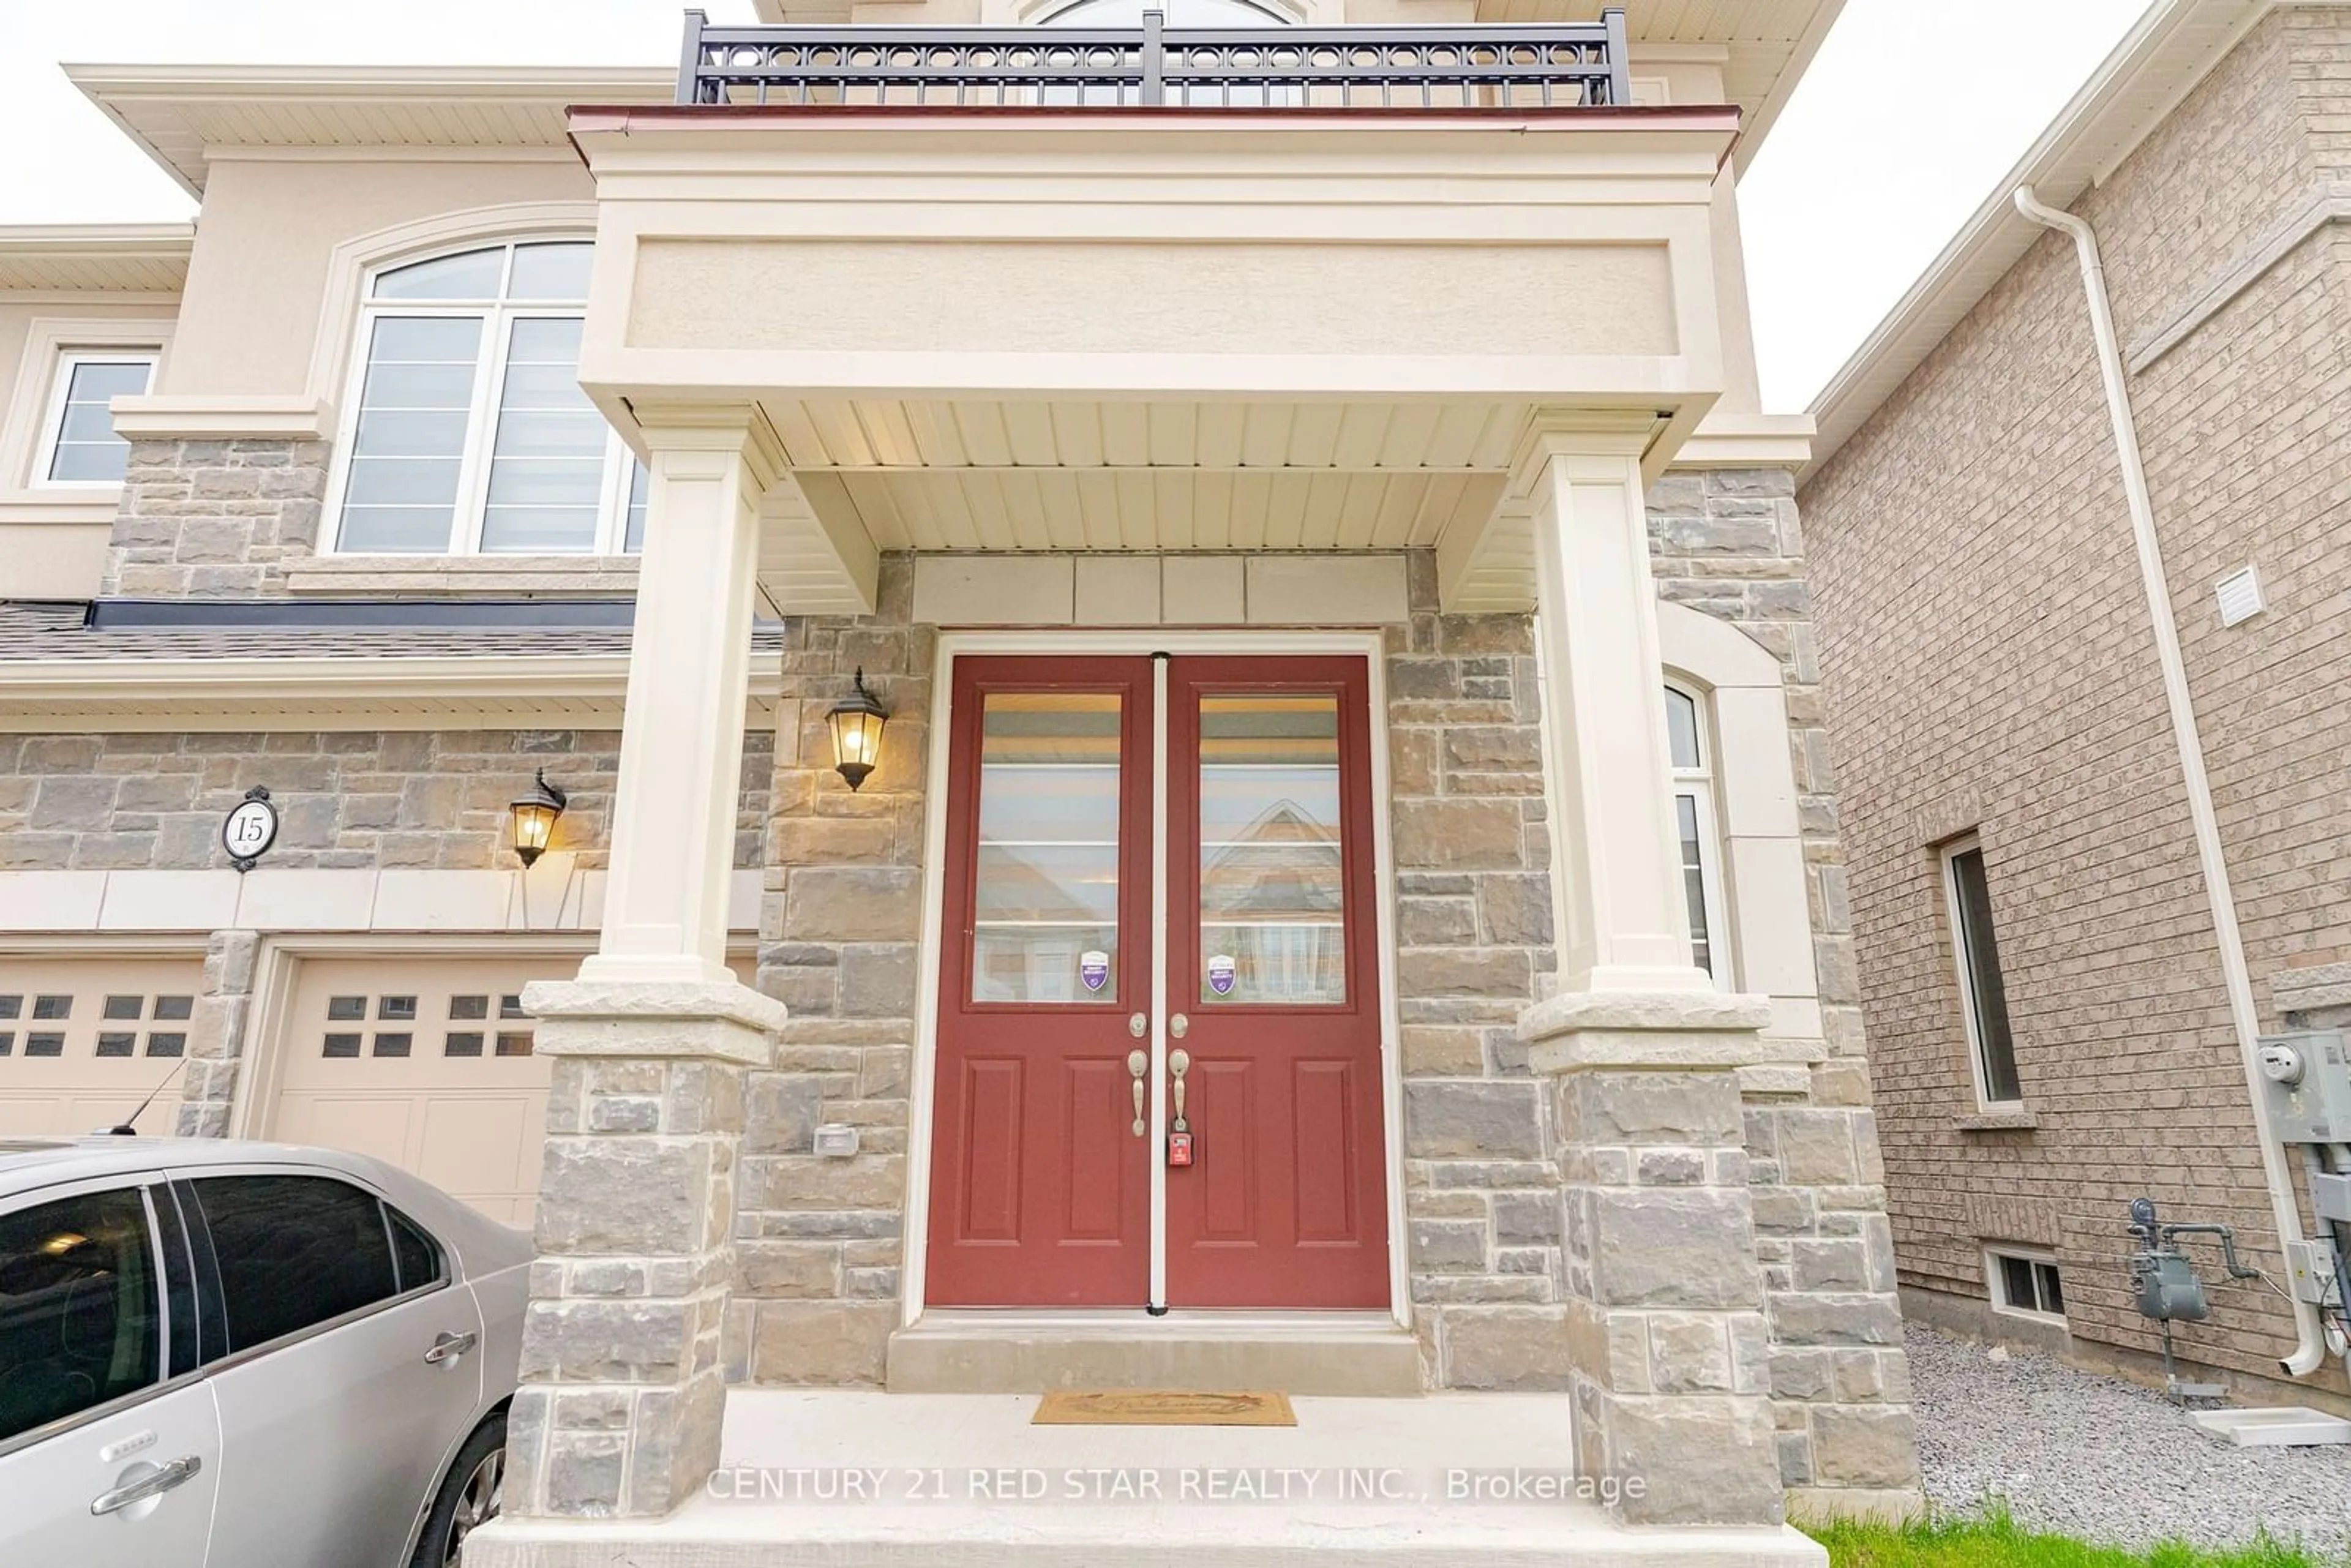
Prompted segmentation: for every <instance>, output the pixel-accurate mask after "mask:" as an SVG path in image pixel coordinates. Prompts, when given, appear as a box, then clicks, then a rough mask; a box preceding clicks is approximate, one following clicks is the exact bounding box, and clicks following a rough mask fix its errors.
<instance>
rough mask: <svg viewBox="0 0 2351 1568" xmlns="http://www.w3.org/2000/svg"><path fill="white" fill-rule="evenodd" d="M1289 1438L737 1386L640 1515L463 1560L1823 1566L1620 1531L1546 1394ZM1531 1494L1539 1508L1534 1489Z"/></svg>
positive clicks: (1415, 1405)
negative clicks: (1584, 1490) (691, 1489)
mask: <svg viewBox="0 0 2351 1568" xmlns="http://www.w3.org/2000/svg"><path fill="white" fill-rule="evenodd" d="M1293 1404H1294V1405H1295V1406H1296V1407H1297V1411H1298V1425H1297V1426H1296V1427H1032V1426H1030V1425H1029V1417H1030V1416H1031V1414H1032V1413H1033V1412H1034V1409H1035V1406H1036V1399H1035V1397H1034V1396H1026V1395H904V1394H866V1393H846V1392H832V1391H822V1392H806V1393H802V1392H794V1391H787V1390H781V1389H737V1390H736V1391H734V1392H733V1393H732V1394H731V1395H730V1396H728V1400H727V1408H726V1438H725V1456H726V1465H725V1466H724V1468H722V1469H720V1470H719V1471H718V1472H717V1474H716V1476H714V1477H713V1478H712V1484H711V1485H710V1486H709V1487H707V1488H705V1490H704V1492H703V1493H702V1495H700V1496H697V1497H696V1498H695V1500H693V1501H691V1502H689V1503H687V1504H686V1505H685V1506H684V1508H682V1509H680V1510H679V1511H677V1512H676V1513H674V1514H672V1515H671V1516H669V1517H668V1518H666V1519H663V1520H658V1521H627V1522H609V1523H606V1522H569V1521H563V1522H557V1521H542V1520H514V1519H502V1520H499V1521H496V1523H494V1524H493V1525H491V1526H489V1527H487V1528H486V1529H484V1530H482V1531H477V1532H476V1533H475V1535H474V1536H473V1538H472V1539H471V1540H470V1541H468V1542H466V1545H465V1568H622V1565H623V1564H626V1565H627V1568H752V1565H753V1564H761V1565H772V1564H777V1563H790V1564H793V1565H794V1568H981V1565H983V1564H986V1565H994V1564H1000V1563H1018V1564H1019V1565H1020V1568H1107V1565H1111V1564H1115V1565H1116V1568H1202V1565H1203V1564H1210V1565H1213V1568H1291V1565H1296V1564H1308V1563H1311V1564H1315V1565H1317V1568H1406V1565H1409V1568H1562V1565H1564V1564H1576V1565H1578V1568H1665V1565H1667V1564H1672V1565H1674V1568H1822V1565H1823V1564H1824V1563H1826V1561H1827V1556H1826V1553H1825V1552H1823V1551H1822V1549H1821V1548H1820V1547H1819V1546H1818V1545H1816V1544H1814V1543H1813V1542H1812V1541H1810V1540H1809V1539H1807V1538H1806V1537H1804V1536H1802V1535H1801V1534H1799V1533H1797V1532H1796V1531H1792V1530H1786V1529H1755V1530H1725V1531H1694V1530H1677V1531H1633V1530H1626V1529H1624V1528H1622V1527H1620V1526H1618V1525H1616V1524H1614V1523H1613V1522H1612V1521H1610V1520H1609V1519H1608V1517H1607V1515H1606V1514H1605V1513H1604V1511H1603V1510H1602V1509H1601V1508H1600V1507H1599V1506H1597V1504H1596V1503H1593V1502H1590V1501H1584V1500H1579V1499H1578V1497H1577V1496H1576V1485H1575V1481H1574V1476H1573V1462H1572V1455H1571V1448H1570V1442H1569V1433H1568V1406H1567V1402H1566V1401H1565V1399H1563V1398H1562V1397H1560V1396H1538V1395H1430V1396H1426V1397H1424V1398H1419V1399H1325V1398H1314V1397H1311V1396H1303V1397H1298V1398H1295V1399H1294V1400H1293ZM1546 1494H1548V1495H1546Z"/></svg>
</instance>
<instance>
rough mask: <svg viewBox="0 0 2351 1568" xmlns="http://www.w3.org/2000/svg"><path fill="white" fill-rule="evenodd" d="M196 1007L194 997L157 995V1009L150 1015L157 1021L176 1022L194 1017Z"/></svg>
mask: <svg viewBox="0 0 2351 1568" xmlns="http://www.w3.org/2000/svg"><path fill="white" fill-rule="evenodd" d="M195 1009H196V998H193V997H157V998H155V1010H154V1012H153V1013H152V1014H150V1015H149V1016H150V1017H152V1019H154V1020H155V1021H156V1022H157V1023H175V1022H179V1021H182V1020H184V1019H188V1018H191V1017H193V1015H194V1013H195Z"/></svg>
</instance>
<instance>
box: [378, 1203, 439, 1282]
mask: <svg viewBox="0 0 2351 1568" xmlns="http://www.w3.org/2000/svg"><path fill="white" fill-rule="evenodd" d="M383 1218H384V1221H385V1223H386V1224H388V1225H390V1226H391V1227H392V1260H393V1261H394V1262H395V1263H397V1264H398V1265H399V1266H400V1288H401V1289H402V1291H420V1290H423V1288H424V1287H425V1286H427V1285H430V1284H433V1283H434V1282H435V1281H438V1280H439V1279H440V1278H441V1274H442V1270H441V1246H440V1243H438V1242H436V1241H434V1239H433V1238H431V1237H430V1236H427V1235H425V1234H424V1228H423V1226H421V1225H419V1224H417V1223H416V1221H414V1220H413V1219H411V1218H408V1216H406V1215H404V1214H402V1213H401V1212H400V1210H398V1209H396V1208H394V1207H392V1205H390V1204H388V1203H387V1204H385V1205H384V1206H383Z"/></svg>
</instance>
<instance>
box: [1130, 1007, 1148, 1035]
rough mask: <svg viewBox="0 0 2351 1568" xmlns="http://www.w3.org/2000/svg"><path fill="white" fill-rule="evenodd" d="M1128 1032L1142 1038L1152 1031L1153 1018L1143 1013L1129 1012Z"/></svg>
mask: <svg viewBox="0 0 2351 1568" xmlns="http://www.w3.org/2000/svg"><path fill="white" fill-rule="evenodd" d="M1126 1032H1127V1033H1129V1034H1131V1035H1133V1036H1134V1038H1135V1039H1137V1040H1141V1039H1142V1038H1143V1037H1144V1035H1146V1034H1149V1033H1150V1032H1151V1020H1150V1019H1147V1018H1145V1017H1144V1016H1143V1015H1142V1014H1141V1013H1129V1014H1128V1015H1127V1017H1126Z"/></svg>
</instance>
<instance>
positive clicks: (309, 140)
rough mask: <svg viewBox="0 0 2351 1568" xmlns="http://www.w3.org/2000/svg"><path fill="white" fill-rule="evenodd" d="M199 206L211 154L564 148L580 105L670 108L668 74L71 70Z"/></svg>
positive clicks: (483, 69)
mask: <svg viewBox="0 0 2351 1568" xmlns="http://www.w3.org/2000/svg"><path fill="white" fill-rule="evenodd" d="M65 72H66V75H67V77H68V78H69V79H70V80H71V81H72V82H73V84H74V85H75V86H76V87H78V88H79V89H81V90H82V91H83V92H84V93H85V94H86V95H88V96H89V99H90V100H91V101H92V102H94V103H96V104H97V105H98V106H99V109H101V110H105V111H106V114H107V116H108V117H109V118H110V119H111V120H114V122H115V123H116V124H117V125H120V127H121V128H122V129H123V131H125V132H126V133H127V134H128V135H129V136H130V137H131V140H132V141H136V142H138V143H139V145H140V146H141V147H142V148H144V149H146V151H147V153H148V155H149V156H151V157H152V158H153V159H154V160H155V161H156V162H158V163H161V164H162V166H163V167H164V169H165V170H166V171H167V172H170V173H171V175H172V178H174V179H176V180H177V181H179V183H181V185H182V186H183V187H184V188H185V189H186V190H187V191H188V193H190V194H192V195H202V194H203V193H204V167H205V154H206V151H207V150H208V149H210V148H215V147H236V148H288V147H299V148H308V147H329V148H353V149H357V148H392V147H398V148H450V149H463V150H474V149H482V148H493V149H495V148H512V149H520V148H555V149H560V148H565V147H568V146H569V131H568V120H567V114H566V111H567V110H569V107H570V106H571V105H573V104H575V103H667V102H669V101H670V100H671V99H672V98H673V97H674V96H675V93H676V89H677V68H676V67H675V66H674V65H664V66H651V67H646V66H620V67H612V66H565V67H545V68H540V67H525V66H476V67H465V66H114V65H69V66H67V67H66V68H65Z"/></svg>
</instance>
